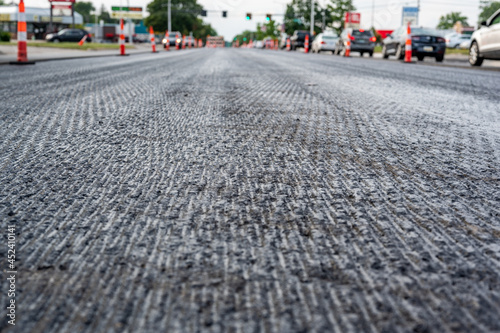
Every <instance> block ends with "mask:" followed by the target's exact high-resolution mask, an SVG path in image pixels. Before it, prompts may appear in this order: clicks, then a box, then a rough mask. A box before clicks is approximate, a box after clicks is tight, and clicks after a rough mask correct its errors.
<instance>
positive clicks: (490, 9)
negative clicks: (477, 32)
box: [479, 1, 500, 22]
mask: <svg viewBox="0 0 500 333" xmlns="http://www.w3.org/2000/svg"><path fill="white" fill-rule="evenodd" d="M499 9H500V2H498V1H495V2H492V3H490V4H489V5H487V6H484V7H483V11H482V12H481V14H479V22H483V21H486V20H487V19H489V18H490V17H491V15H493V14H495V12H496V11H497V10H499Z"/></svg>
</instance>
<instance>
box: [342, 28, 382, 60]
mask: <svg viewBox="0 0 500 333" xmlns="http://www.w3.org/2000/svg"><path fill="white" fill-rule="evenodd" d="M348 34H350V36H349V37H350V39H351V52H359V53H360V54H361V56H363V55H364V54H365V53H368V54H369V55H370V57H373V50H374V49H375V42H376V41H377V38H376V37H375V36H374V35H373V32H372V31H371V30H364V29H350V28H348V29H344V31H342V33H341V34H340V38H339V40H338V42H337V46H336V47H335V51H334V53H335V54H340V55H344V54H345V50H346V44H347V39H348Z"/></svg>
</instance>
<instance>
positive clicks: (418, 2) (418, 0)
mask: <svg viewBox="0 0 500 333" xmlns="http://www.w3.org/2000/svg"><path fill="white" fill-rule="evenodd" d="M417 8H418V12H417V27H418V20H419V18H420V0H417Z"/></svg>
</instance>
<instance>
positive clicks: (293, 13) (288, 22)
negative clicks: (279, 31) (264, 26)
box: [284, 0, 333, 35]
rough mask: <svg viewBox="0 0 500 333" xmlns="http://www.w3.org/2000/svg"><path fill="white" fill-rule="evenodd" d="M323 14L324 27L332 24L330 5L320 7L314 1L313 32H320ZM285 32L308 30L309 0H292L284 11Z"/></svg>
mask: <svg viewBox="0 0 500 333" xmlns="http://www.w3.org/2000/svg"><path fill="white" fill-rule="evenodd" d="M323 14H325V27H329V26H332V23H333V13H332V6H327V7H326V8H322V7H320V5H319V3H318V2H317V1H315V2H314V32H315V33H320V32H321V31H322V28H323ZM284 23H285V32H286V33H287V34H288V35H291V34H293V32H294V31H295V30H309V29H310V27H311V1H310V0H292V2H291V3H289V4H288V5H287V7H286V11H285V19H284Z"/></svg>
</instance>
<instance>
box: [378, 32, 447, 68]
mask: <svg viewBox="0 0 500 333" xmlns="http://www.w3.org/2000/svg"><path fill="white" fill-rule="evenodd" d="M407 28H408V27H407V26H403V27H400V28H399V29H396V30H395V31H394V32H393V33H392V35H388V36H387V38H385V39H384V40H383V41H382V57H383V58H384V59H387V58H389V56H391V55H394V56H396V58H397V59H403V58H404V56H405V43H406V38H407V36H408V35H407ZM411 48H412V56H416V57H417V59H418V60H419V61H422V60H424V58H425V57H433V58H436V61H437V62H442V61H443V60H444V54H445V52H446V40H445V39H444V38H443V37H441V35H440V34H439V32H437V31H436V30H434V29H429V28H417V27H415V28H413V27H412V28H411Z"/></svg>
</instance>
